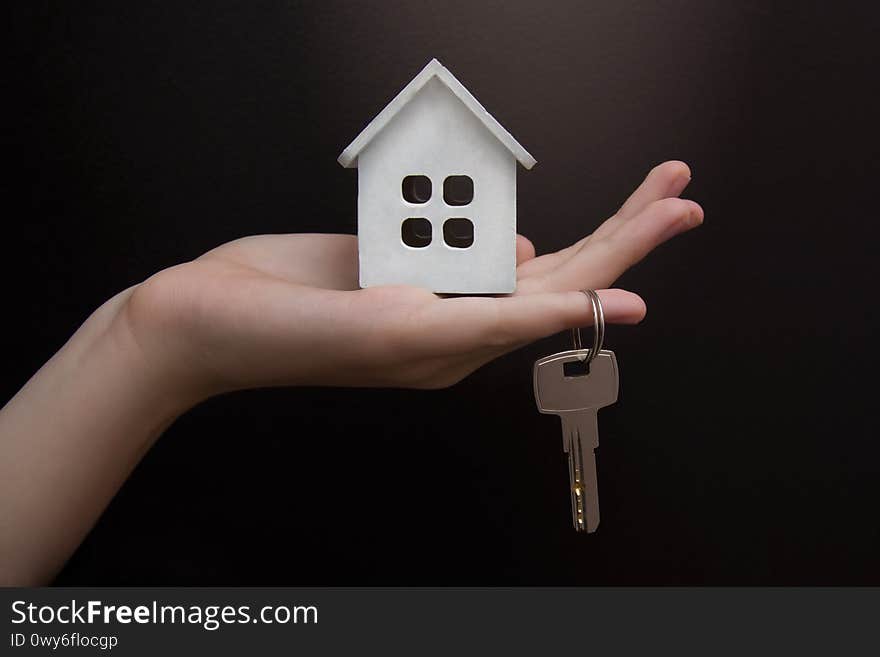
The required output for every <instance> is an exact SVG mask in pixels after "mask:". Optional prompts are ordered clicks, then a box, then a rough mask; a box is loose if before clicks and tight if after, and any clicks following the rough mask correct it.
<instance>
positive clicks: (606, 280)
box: [517, 198, 703, 294]
mask: <svg viewBox="0 0 880 657" xmlns="http://www.w3.org/2000/svg"><path fill="white" fill-rule="evenodd" d="M702 222H703V209H702V208H701V207H700V206H699V205H698V204H697V203H695V202H694V201H689V200H684V199H679V198H666V199H662V200H659V201H654V202H653V203H651V204H650V205H649V206H648V207H646V208H645V209H644V210H643V211H642V212H640V213H639V214H638V215H636V216H635V217H633V218H632V219H630V220H629V221H628V222H626V223H624V224H622V225H621V226H620V227H619V228H618V229H617V230H615V231H613V232H611V233H609V234H608V235H606V236H605V237H602V238H598V239H591V240H590V241H588V242H587V243H586V244H585V245H584V246H583V248H581V249H580V251H578V253H577V254H575V255H574V256H572V257H571V258H569V259H568V260H567V261H566V262H564V263H563V264H561V265H560V266H559V267H557V268H556V269H554V270H552V271H549V272H547V273H546V274H544V275H543V276H537V277H534V278H528V279H526V280H524V281H522V282H521V283H520V284H519V285H518V286H517V293H525V294H530V293H534V292H552V291H560V290H572V289H580V288H584V287H593V288H598V287H605V286H608V285H611V284H612V283H613V282H614V281H615V280H617V277H618V276H620V275H621V274H622V273H623V272H624V271H626V270H627V269H628V268H629V267H631V266H632V265H634V264H635V263H637V262H638V261H640V260H641V259H642V258H644V257H645V256H646V255H647V254H648V253H650V252H651V251H652V250H653V249H655V248H656V247H657V246H658V245H660V244H662V243H663V242H665V241H666V240H668V239H670V238H671V237H674V236H675V235H677V234H679V233H681V232H684V231H686V230H690V229H691V228H694V227H696V226H699V225H700V224H701V223H702Z"/></svg>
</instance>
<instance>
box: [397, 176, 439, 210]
mask: <svg viewBox="0 0 880 657" xmlns="http://www.w3.org/2000/svg"><path fill="white" fill-rule="evenodd" d="M400 189H401V192H402V194H403V199H404V200H405V201H407V202H409V203H416V204H419V205H421V204H422V203H427V202H428V201H430V200H431V179H430V178H428V176H407V177H406V178H404V179H403V183H401V186H400Z"/></svg>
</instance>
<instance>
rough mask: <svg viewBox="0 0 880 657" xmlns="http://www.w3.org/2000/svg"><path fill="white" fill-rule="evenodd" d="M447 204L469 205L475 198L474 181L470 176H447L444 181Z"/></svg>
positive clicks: (444, 194) (444, 195)
mask: <svg viewBox="0 0 880 657" xmlns="http://www.w3.org/2000/svg"><path fill="white" fill-rule="evenodd" d="M443 200H444V201H446V205H467V204H468V203H470V202H471V201H473V200H474V181H473V180H471V178H470V176H447V177H446V180H444V181H443Z"/></svg>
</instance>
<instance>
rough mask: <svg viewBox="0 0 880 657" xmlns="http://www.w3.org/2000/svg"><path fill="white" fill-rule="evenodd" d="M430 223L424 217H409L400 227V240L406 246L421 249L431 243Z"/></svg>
mask: <svg viewBox="0 0 880 657" xmlns="http://www.w3.org/2000/svg"><path fill="white" fill-rule="evenodd" d="M431 232H432V231H431V222H430V221H428V220H427V219H425V218H424V217H410V218H409V219H405V220H404V222H403V224H401V226H400V239H402V240H403V243H404V244H406V245H407V246H411V247H413V248H416V249H423V248H425V247H426V246H428V245H429V244H430V243H431Z"/></svg>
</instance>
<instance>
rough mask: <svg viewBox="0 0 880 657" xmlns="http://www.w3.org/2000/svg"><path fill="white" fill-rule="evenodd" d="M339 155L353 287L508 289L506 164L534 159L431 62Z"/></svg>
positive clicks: (512, 203) (512, 277)
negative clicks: (347, 185) (353, 247)
mask: <svg viewBox="0 0 880 657" xmlns="http://www.w3.org/2000/svg"><path fill="white" fill-rule="evenodd" d="M339 161H340V163H341V164H342V165H343V166H346V167H353V166H356V167H357V169H358V250H359V264H360V284H361V287H371V286H376V285H416V286H420V287H425V288H428V289H430V290H432V291H434V292H441V293H460V294H490V293H510V292H513V291H514V289H515V287H516V164H517V162H520V163H521V164H522V165H523V166H525V167H526V168H527V169H528V168H531V167H532V166H534V164H535V160H534V158H533V157H532V156H531V155H529V153H528V152H527V151H525V149H524V148H523V147H522V146H520V145H519V143H518V142H516V140H515V139H514V138H513V137H512V136H511V135H510V134H509V133H508V132H507V131H506V130H504V128H503V127H501V125H500V124H499V123H498V122H497V121H495V119H494V118H492V116H491V115H489V113H488V112H486V110H485V109H484V108H483V107H482V105H480V104H479V102H478V101H477V100H476V99H475V98H474V97H473V96H472V95H471V94H470V93H469V92H468V91H467V90H466V89H465V88H464V86H462V85H461V83H460V82H458V80H456V79H455V78H454V76H452V74H451V73H449V71H448V70H447V69H446V68H444V67H443V66H442V65H441V64H440V63H439V62H438V61H437V60H432V61H431V62H430V63H429V64H428V65H427V66H426V67H425V68H424V69H423V70H422V72H421V73H419V75H418V76H416V78H414V79H413V81H412V82H410V83H409V84H408V85H407V86H406V87H405V88H404V89H403V91H401V92H400V93H399V94H398V95H397V97H395V99H394V100H392V101H391V103H389V104H388V106H386V107H385V109H383V110H382V112H381V113H380V114H379V115H378V116H377V117H376V118H375V119H374V120H373V121H372V122H371V123H370V124H369V125H368V126H367V127H366V128H365V129H364V131H363V132H362V133H361V134H360V135H359V136H358V137H357V139H355V140H354V141H353V142H352V143H351V144H350V145H349V146H348V148H346V149H345V151H343V153H342V154H341V155H340V156H339Z"/></svg>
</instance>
